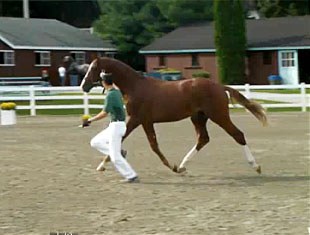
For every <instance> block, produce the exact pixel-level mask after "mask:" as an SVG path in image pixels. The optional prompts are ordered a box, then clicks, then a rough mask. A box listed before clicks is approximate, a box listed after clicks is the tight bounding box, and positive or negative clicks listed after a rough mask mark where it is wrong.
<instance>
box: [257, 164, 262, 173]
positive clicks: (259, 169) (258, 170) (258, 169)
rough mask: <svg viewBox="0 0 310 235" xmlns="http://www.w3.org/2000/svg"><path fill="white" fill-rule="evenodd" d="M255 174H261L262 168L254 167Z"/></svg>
mask: <svg viewBox="0 0 310 235" xmlns="http://www.w3.org/2000/svg"><path fill="white" fill-rule="evenodd" d="M256 172H257V173H258V174H261V173H262V168H261V167H260V166H257V167H256Z"/></svg>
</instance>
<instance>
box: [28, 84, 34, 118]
mask: <svg viewBox="0 0 310 235" xmlns="http://www.w3.org/2000/svg"><path fill="white" fill-rule="evenodd" d="M29 95H30V115H31V116H36V97H35V90H34V86H29Z"/></svg>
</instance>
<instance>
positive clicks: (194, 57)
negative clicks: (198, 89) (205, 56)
mask: <svg viewBox="0 0 310 235" xmlns="http://www.w3.org/2000/svg"><path fill="white" fill-rule="evenodd" d="M192 66H193V67H195V66H199V58H198V54H192Z"/></svg>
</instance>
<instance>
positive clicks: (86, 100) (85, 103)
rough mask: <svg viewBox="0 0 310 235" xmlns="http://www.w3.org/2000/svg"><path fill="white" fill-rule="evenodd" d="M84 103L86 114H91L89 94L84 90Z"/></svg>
mask: <svg viewBox="0 0 310 235" xmlns="http://www.w3.org/2000/svg"><path fill="white" fill-rule="evenodd" d="M83 105H84V114H85V115H88V114H89V106H88V94H87V93H86V92H83Z"/></svg>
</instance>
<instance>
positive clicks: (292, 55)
mask: <svg viewBox="0 0 310 235" xmlns="http://www.w3.org/2000/svg"><path fill="white" fill-rule="evenodd" d="M278 58H279V75H280V76H281V77H282V79H283V84H290V85H297V84H298V83H299V77H298V54H297V50H287V51H279V52H278Z"/></svg>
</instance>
